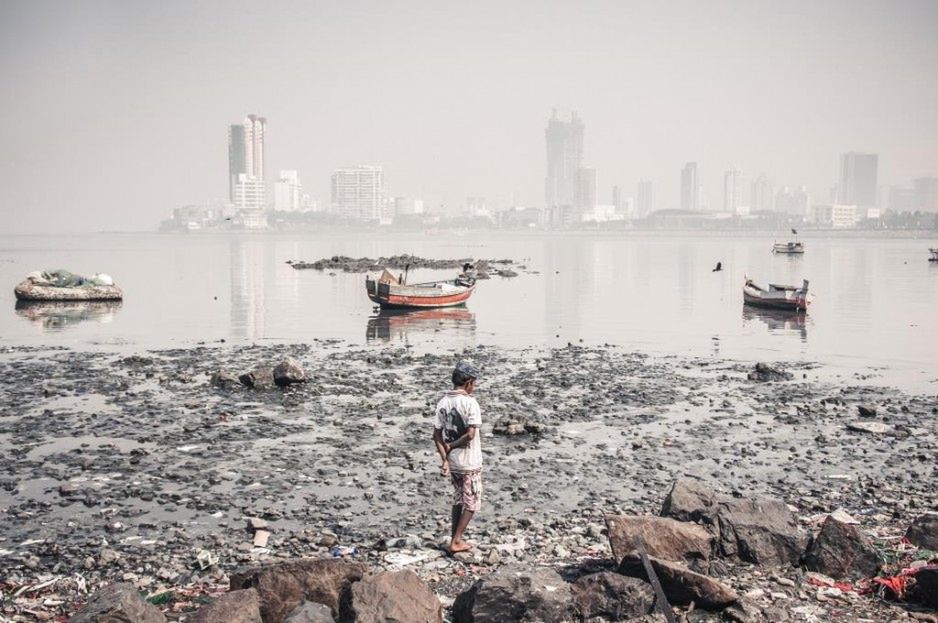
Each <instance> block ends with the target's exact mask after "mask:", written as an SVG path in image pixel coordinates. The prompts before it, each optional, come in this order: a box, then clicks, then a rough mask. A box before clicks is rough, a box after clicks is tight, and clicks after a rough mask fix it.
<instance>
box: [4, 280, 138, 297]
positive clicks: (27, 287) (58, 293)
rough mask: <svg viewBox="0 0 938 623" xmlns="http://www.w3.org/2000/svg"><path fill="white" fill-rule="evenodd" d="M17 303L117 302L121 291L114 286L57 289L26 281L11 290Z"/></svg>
mask: <svg viewBox="0 0 938 623" xmlns="http://www.w3.org/2000/svg"><path fill="white" fill-rule="evenodd" d="M13 293H14V294H15V295H16V300H18V301H119V300H121V299H123V298H124V293H123V291H122V290H121V289H120V288H119V287H117V286H115V285H100V286H99V285H84V286H77V287H65V288H62V287H58V286H53V285H46V284H41V283H36V282H35V281H33V280H31V279H27V280H25V281H22V282H20V283H19V285H17V286H16V288H14V289H13Z"/></svg>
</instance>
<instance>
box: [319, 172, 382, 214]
mask: <svg viewBox="0 0 938 623" xmlns="http://www.w3.org/2000/svg"><path fill="white" fill-rule="evenodd" d="M384 207H385V201H384V167H381V166H366V165H359V166H357V167H349V168H346V169H336V171H335V172H334V173H333V174H332V210H333V212H335V213H336V214H338V215H340V216H343V217H345V218H349V219H355V220H362V221H378V220H381V219H382V218H383V217H384Z"/></svg>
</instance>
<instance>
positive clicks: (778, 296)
mask: <svg viewBox="0 0 938 623" xmlns="http://www.w3.org/2000/svg"><path fill="white" fill-rule="evenodd" d="M743 304H744V305H749V306H750V307H760V308H762V309H778V310H784V311H793V312H805V311H808V281H807V280H805V281H804V283H803V285H802V286H801V287H800V288H796V287H794V286H777V285H772V284H770V285H769V289H768V290H766V289H764V288H761V287H759V286H757V285H756V284H755V283H753V282H752V281H749V280H747V281H746V282H745V283H744V284H743Z"/></svg>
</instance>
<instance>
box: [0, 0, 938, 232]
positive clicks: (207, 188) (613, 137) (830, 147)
mask: <svg viewBox="0 0 938 623" xmlns="http://www.w3.org/2000/svg"><path fill="white" fill-rule="evenodd" d="M936 33H938V2H936V1H935V0H924V1H889V2H863V1H858V0H843V1H838V2H834V1H826V2H825V1H820V2H817V1H811V2H797V1H796V2H784V3H782V2H776V1H765V2H762V1H745V2H744V1H739V2H707V1H695V2H686V3H685V2H622V1H612V2H589V1H582V2H562V3H561V2H547V1H544V0H538V1H532V2H505V1H499V2H471V3H456V2H439V1H435V2H429V1H428V2H393V1H388V0H383V1H379V2H353V1H346V2H263V3H261V2H253V1H252V2H207V1H202V2H194V1H188V2H128V1H126V0H115V1H112V2H106V1H93V0H83V1H80V2H79V1H67V0H55V1H51V2H48V1H36V0H26V1H21V2H20V1H11V0H2V2H0V84H2V89H0V111H2V122H0V144H2V146H3V147H2V149H0V171H2V173H0V210H2V214H3V216H4V219H3V229H4V230H5V231H8V232H21V231H37V230H41V229H44V228H49V229H52V230H56V231H62V230H76V231H79V230H82V231H83V230H100V229H152V228H153V227H155V226H156V224H157V222H158V221H159V220H160V219H162V218H165V216H167V215H168V214H169V212H170V210H172V208H174V207H178V206H180V205H183V204H186V203H198V202H201V201H206V200H211V199H223V198H225V197H226V194H227V136H226V132H227V125H228V124H230V123H233V122H238V121H239V120H240V119H241V118H242V117H243V116H244V115H245V114H247V113H250V112H253V113H257V114H260V115H264V116H266V117H267V119H268V126H267V130H268V138H267V177H268V179H270V178H272V177H275V176H276V173H277V171H278V170H279V169H298V170H299V173H300V178H301V180H302V181H303V183H304V185H305V186H306V187H307V189H308V190H309V191H310V192H311V193H312V195H313V196H314V197H315V198H316V199H318V200H319V201H320V202H325V203H328V200H329V196H328V192H329V176H330V174H331V172H332V170H333V169H335V168H336V167H340V166H347V165H354V164H359V163H361V164H383V165H384V166H385V175H386V179H387V183H388V190H389V193H390V194H392V195H404V196H410V197H414V196H418V197H419V196H422V197H423V198H424V199H425V200H426V201H427V202H428V204H430V205H432V206H438V205H440V204H441V203H445V204H446V205H447V206H449V207H456V206H459V205H461V204H462V203H463V201H464V199H465V197H466V196H467V195H481V196H485V197H487V198H489V199H490V200H491V201H492V202H493V203H495V204H498V203H502V202H504V203H507V202H509V201H510V200H511V199H512V198H514V201H515V202H516V203H518V204H526V205H542V204H543V201H544V173H545V152H544V127H545V124H546V121H547V118H548V116H549V115H550V112H551V109H552V108H554V107H557V108H559V109H561V110H571V109H573V110H577V111H578V112H579V113H580V115H581V117H582V118H583V120H584V122H585V124H586V164H588V165H591V166H595V167H597V168H598V170H599V183H600V200H601V201H602V202H605V203H608V202H609V201H610V189H611V187H612V185H613V184H620V185H622V186H623V187H624V189H625V191H626V194H627V195H634V194H635V188H636V184H637V181H638V179H639V178H640V177H648V178H651V179H653V180H654V182H655V189H656V195H657V199H658V202H659V207H674V206H675V204H676V203H677V202H678V196H679V181H680V169H681V167H682V166H683V164H684V162H685V161H687V160H696V161H698V162H699V166H700V167H701V177H702V182H703V184H704V187H705V192H706V196H707V200H708V201H709V202H710V203H711V204H713V205H717V204H718V203H719V202H720V201H721V200H722V199H721V198H722V172H723V171H724V170H725V169H726V168H727V167H729V166H730V165H733V164H735V165H736V166H738V167H739V168H741V169H743V171H744V172H745V173H746V174H747V175H751V176H756V175H758V174H759V173H762V172H765V173H766V174H768V176H769V177H770V178H771V179H772V180H773V181H774V182H775V183H776V185H781V184H790V185H800V184H807V185H808V187H809V189H810V190H811V192H812V194H813V195H814V196H815V197H816V198H817V199H818V200H821V201H826V199H827V195H828V189H829V187H830V186H831V185H833V183H834V181H835V179H836V162H837V156H838V154H839V153H841V152H844V151H849V150H856V151H872V152H877V153H879V154H880V183H881V184H904V183H907V182H908V181H909V180H910V179H911V178H913V177H916V176H923V175H938V34H936Z"/></svg>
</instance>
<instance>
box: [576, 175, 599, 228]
mask: <svg viewBox="0 0 938 623" xmlns="http://www.w3.org/2000/svg"><path fill="white" fill-rule="evenodd" d="M598 185H599V175H598V173H597V172H596V169H594V168H593V167H580V168H579V169H578V170H577V175H576V194H575V196H574V205H576V208H577V213H578V214H579V216H580V219H581V220H582V219H583V217H584V216H585V215H591V214H593V212H594V211H595V210H596V205H597V198H596V192H597V186H598Z"/></svg>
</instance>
